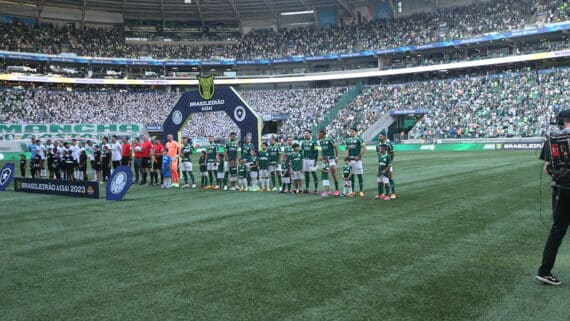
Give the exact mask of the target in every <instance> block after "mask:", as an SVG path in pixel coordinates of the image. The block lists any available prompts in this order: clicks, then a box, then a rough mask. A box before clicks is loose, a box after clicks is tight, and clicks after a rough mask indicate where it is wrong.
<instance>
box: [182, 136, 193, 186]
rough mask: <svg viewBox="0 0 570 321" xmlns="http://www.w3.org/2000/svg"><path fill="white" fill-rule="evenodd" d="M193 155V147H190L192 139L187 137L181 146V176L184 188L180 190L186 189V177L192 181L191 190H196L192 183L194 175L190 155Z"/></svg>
mask: <svg viewBox="0 0 570 321" xmlns="http://www.w3.org/2000/svg"><path fill="white" fill-rule="evenodd" d="M193 153H194V146H193V145H192V139H190V138H189V137H188V138H186V139H185V141H184V145H182V151H181V154H182V176H183V177H184V186H182V188H188V187H190V185H188V176H190V179H191V180H192V188H196V184H195V183H194V173H193V172H192V154H193Z"/></svg>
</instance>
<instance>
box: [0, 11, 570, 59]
mask: <svg viewBox="0 0 570 321" xmlns="http://www.w3.org/2000/svg"><path fill="white" fill-rule="evenodd" d="M538 11H541V12H542V11H546V12H548V17H549V19H548V20H549V22H557V21H565V20H567V19H568V11H569V9H568V3H567V1H565V0H555V1H547V0H521V1H510V0H497V1H492V2H488V3H487V2H481V3H477V4H473V5H469V6H464V7H455V8H441V9H439V10H438V11H437V12H435V13H421V14H414V15H412V16H409V17H403V18H399V19H393V20H374V21H371V22H363V21H361V22H358V21H355V22H354V23H351V24H343V25H340V26H335V27H327V28H296V29H290V30H287V29H282V30H278V31H273V30H258V31H253V32H250V33H247V34H244V35H242V38H241V39H240V40H239V42H238V44H228V45H222V46H221V45H215V46H189V45H162V46H155V45H153V46H148V45H139V44H127V43H125V39H124V36H123V32H122V27H115V28H111V29H98V28H93V27H85V28H83V29H80V28H75V27H70V26H66V27H61V28H60V27H56V26H55V25H50V24H41V25H36V26H30V25H26V24H23V23H20V22H14V23H12V24H2V25H0V49H2V50H12V51H28V52H41V53H51V54H57V53H61V52H71V53H75V54H77V55H80V56H96V57H139V56H152V57H154V58H194V59H211V58H213V57H227V58H238V59H254V58H272V57H274V58H276V57H284V56H294V55H322V54H329V53H346V52H354V51H359V50H366V49H378V48H388V47H398V46H405V45H412V44H424V43H430V42H436V41H443V40H451V39H459V38H465V37H470V36H475V35H480V34H483V33H488V32H496V31H501V30H511V29H517V28H522V27H524V26H525V25H526V24H529V23H532V22H533V17H534V15H535V14H536V13H537V12H538ZM54 40H55V41H54Z"/></svg>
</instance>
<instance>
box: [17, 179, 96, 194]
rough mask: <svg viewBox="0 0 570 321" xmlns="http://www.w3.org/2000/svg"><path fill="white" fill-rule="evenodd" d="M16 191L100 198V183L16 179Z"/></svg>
mask: <svg viewBox="0 0 570 321" xmlns="http://www.w3.org/2000/svg"><path fill="white" fill-rule="evenodd" d="M14 191H16V192H25V193H36V194H52V195H64V196H72V197H84V198H99V183H98V182H89V181H64V180H53V179H39V178H23V177H16V178H15V179H14Z"/></svg>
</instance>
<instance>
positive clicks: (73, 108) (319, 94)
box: [0, 88, 347, 139]
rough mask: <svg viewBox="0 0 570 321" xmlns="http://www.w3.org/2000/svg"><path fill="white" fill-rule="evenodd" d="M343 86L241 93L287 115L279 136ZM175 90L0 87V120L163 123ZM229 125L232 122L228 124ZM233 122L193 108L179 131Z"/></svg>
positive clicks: (209, 131) (320, 109)
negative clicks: (191, 114) (189, 118)
mask: <svg viewBox="0 0 570 321" xmlns="http://www.w3.org/2000/svg"><path fill="white" fill-rule="evenodd" d="M346 90H347V89H346V88H326V89H291V90H258V91H254V90H250V91H243V92H242V96H243V97H244V99H245V100H246V101H247V102H248V103H249V105H250V106H251V107H252V108H253V109H254V110H255V111H257V112H258V113H259V114H260V115H264V114H280V115H288V117H289V120H288V121H286V122H285V123H284V125H283V128H282V131H283V134H284V135H293V136H295V137H298V136H301V134H302V132H303V130H304V129H307V128H313V127H315V126H316V125H317V124H318V123H319V122H320V121H321V120H322V118H323V117H324V115H325V114H326V113H327V111H328V110H329V109H330V107H332V105H334V103H335V102H336V101H337V100H338V98H339V97H340V96H341V95H342V94H344V93H345V92H346ZM179 98H180V94H176V93H166V92H117V91H92V92H86V91H71V92H68V91H56V90H17V89H4V90H0V112H1V113H0V123H143V124H162V123H163V122H164V120H165V119H166V117H167V116H168V115H169V113H170V111H171V110H172V108H173V106H174V105H175V104H176V102H177V101H178V99H179ZM228 124H231V125H229V126H228ZM231 131H237V127H236V126H235V125H234V124H233V123H232V122H231V121H229V117H228V116H227V115H226V114H225V113H197V114H194V115H193V116H192V119H191V120H190V121H189V122H188V125H187V126H186V127H185V128H184V130H183V134H184V135H187V136H189V137H205V136H207V135H214V136H215V137H216V138H220V139H221V138H225V137H227V136H228V134H229V133H230V132H231Z"/></svg>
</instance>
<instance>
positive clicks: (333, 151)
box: [319, 129, 340, 196]
mask: <svg viewBox="0 0 570 321" xmlns="http://www.w3.org/2000/svg"><path fill="white" fill-rule="evenodd" d="M319 145H321V155H322V156H323V157H326V158H327V160H328V165H329V172H330V174H331V176H332V178H333V181H334V190H335V191H334V193H333V195H334V196H339V195H340V192H339V191H338V177H337V175H336V161H337V158H338V147H337V146H336V144H335V142H334V140H333V139H332V138H329V137H327V132H326V130H325V129H321V130H319Z"/></svg>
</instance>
